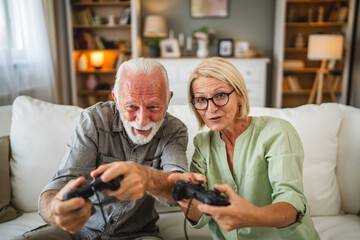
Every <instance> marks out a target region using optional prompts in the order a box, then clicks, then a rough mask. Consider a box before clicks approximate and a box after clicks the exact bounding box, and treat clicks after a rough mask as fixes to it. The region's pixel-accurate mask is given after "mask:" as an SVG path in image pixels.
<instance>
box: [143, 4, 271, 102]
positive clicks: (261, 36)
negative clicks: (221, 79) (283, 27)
mask: <svg viewBox="0 0 360 240" xmlns="http://www.w3.org/2000/svg"><path fill="white" fill-rule="evenodd" d="M190 1H191V0H141V25H142V26H143V24H144V20H145V17H146V16H148V15H152V14H156V15H162V16H164V17H165V18H166V21H167V25H168V29H172V30H173V31H174V35H175V37H178V35H179V33H183V34H184V35H185V37H187V36H191V34H192V32H193V31H194V30H196V29H199V28H201V27H203V26H207V27H209V28H212V29H213V30H214V31H215V34H216V37H217V38H218V39H220V38H232V39H233V40H234V42H236V41H248V42H249V44H250V48H251V49H254V50H259V51H262V52H263V55H264V56H265V57H268V58H270V60H271V59H272V56H273V39H274V19H275V17H274V14H275V0H229V4H230V5H229V16H228V17H226V18H192V17H191V16H190ZM194 48H195V47H193V49H194ZM209 50H210V56H214V55H216V54H217V46H216V45H214V46H211V47H210V48H209ZM194 67H195V66H194ZM271 79H272V61H270V64H269V65H268V71H267V91H266V92H267V94H266V102H267V105H268V104H269V103H270V99H271V85H272V84H271Z"/></svg>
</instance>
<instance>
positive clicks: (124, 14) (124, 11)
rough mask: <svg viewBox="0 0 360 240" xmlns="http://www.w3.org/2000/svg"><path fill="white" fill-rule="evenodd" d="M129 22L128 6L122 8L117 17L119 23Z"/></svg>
mask: <svg viewBox="0 0 360 240" xmlns="http://www.w3.org/2000/svg"><path fill="white" fill-rule="evenodd" d="M129 22H130V8H129V7H126V8H123V9H122V11H121V13H120V17H119V25H126V24H129Z"/></svg>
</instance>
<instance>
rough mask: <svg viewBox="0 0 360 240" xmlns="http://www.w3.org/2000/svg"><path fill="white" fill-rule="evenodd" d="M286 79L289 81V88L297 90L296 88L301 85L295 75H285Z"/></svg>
mask: <svg viewBox="0 0 360 240" xmlns="http://www.w3.org/2000/svg"><path fill="white" fill-rule="evenodd" d="M286 80H287V82H288V83H289V87H290V89H291V90H294V91H297V90H301V89H302V87H301V85H300V83H299V79H298V78H297V77H296V76H292V75H289V76H286Z"/></svg>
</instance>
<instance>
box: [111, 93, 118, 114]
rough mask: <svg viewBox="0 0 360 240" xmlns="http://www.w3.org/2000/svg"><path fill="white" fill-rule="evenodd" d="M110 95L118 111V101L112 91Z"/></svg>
mask: <svg viewBox="0 0 360 240" xmlns="http://www.w3.org/2000/svg"><path fill="white" fill-rule="evenodd" d="M111 96H112V98H113V99H114V102H115V104H116V108H117V109H118V110H119V111H120V108H119V105H118V101H117V99H116V97H115V94H114V91H111Z"/></svg>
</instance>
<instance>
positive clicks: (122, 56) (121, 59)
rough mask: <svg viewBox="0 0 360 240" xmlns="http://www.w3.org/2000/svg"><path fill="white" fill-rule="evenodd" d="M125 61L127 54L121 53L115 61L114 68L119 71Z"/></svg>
mask: <svg viewBox="0 0 360 240" xmlns="http://www.w3.org/2000/svg"><path fill="white" fill-rule="evenodd" d="M124 61H125V54H124V53H123V52H121V53H119V55H118V57H117V58H116V59H115V61H114V64H113V68H114V69H115V70H117V69H118V68H119V67H120V65H121V64H122V63H123V62H124Z"/></svg>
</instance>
